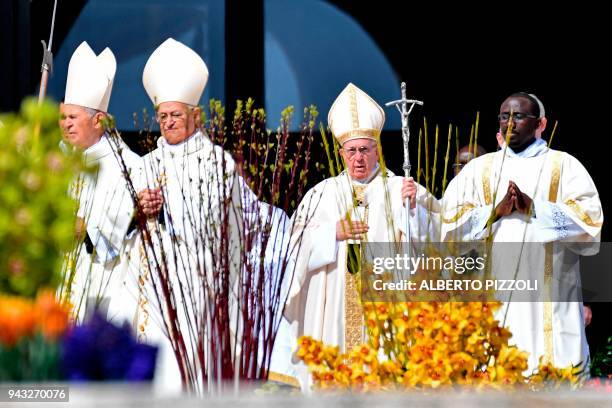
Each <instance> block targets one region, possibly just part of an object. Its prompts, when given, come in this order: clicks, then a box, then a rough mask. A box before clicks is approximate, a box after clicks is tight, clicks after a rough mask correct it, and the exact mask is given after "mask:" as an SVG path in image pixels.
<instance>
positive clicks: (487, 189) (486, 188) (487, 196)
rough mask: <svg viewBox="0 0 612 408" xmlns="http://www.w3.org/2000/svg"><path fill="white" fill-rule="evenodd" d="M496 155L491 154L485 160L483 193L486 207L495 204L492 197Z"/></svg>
mask: <svg viewBox="0 0 612 408" xmlns="http://www.w3.org/2000/svg"><path fill="white" fill-rule="evenodd" d="M494 158H495V156H494V155H492V154H490V155H488V156H485V158H484V167H483V169H482V191H483V192H484V200H485V204H486V205H491V204H493V198H492V196H491V166H492V165H493V159H494Z"/></svg>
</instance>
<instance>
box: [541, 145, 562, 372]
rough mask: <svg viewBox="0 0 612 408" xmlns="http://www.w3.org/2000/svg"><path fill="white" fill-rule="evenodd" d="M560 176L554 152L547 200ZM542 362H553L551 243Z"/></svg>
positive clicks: (554, 196) (556, 188)
mask: <svg viewBox="0 0 612 408" xmlns="http://www.w3.org/2000/svg"><path fill="white" fill-rule="evenodd" d="M560 178H561V153H559V152H555V153H554V154H553V157H552V174H551V178H550V187H549V190H548V201H550V202H551V203H554V202H556V201H557V194H558V192H559V180H560ZM544 248H545V254H544V290H545V294H544V295H545V302H544V363H545V364H547V363H548V364H552V365H554V363H555V357H554V343H553V310H552V307H553V304H552V296H551V295H552V278H553V267H554V265H553V243H552V242H548V243H546V244H544Z"/></svg>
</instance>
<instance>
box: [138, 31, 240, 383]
mask: <svg viewBox="0 0 612 408" xmlns="http://www.w3.org/2000/svg"><path fill="white" fill-rule="evenodd" d="M142 80H143V84H144V87H145V90H146V91H147V94H148V95H149V98H150V99H151V101H152V102H153V103H154V105H155V110H156V119H157V122H158V123H159V126H160V130H161V134H162V137H160V138H159V139H158V141H157V148H156V149H155V150H153V151H152V152H151V153H149V154H148V155H146V156H145V157H144V158H143V159H144V162H143V173H142V174H141V176H140V177H139V179H138V180H137V182H136V184H137V191H138V198H139V203H140V207H141V208H142V211H143V212H144V214H145V215H146V216H148V222H147V225H148V230H149V231H150V233H151V236H152V238H153V241H152V244H153V245H148V246H147V250H148V259H147V257H143V258H142V260H143V264H144V270H145V275H143V276H141V277H140V279H139V284H140V292H141V294H142V297H143V299H141V300H139V310H138V318H137V319H138V331H139V336H140V338H141V339H146V340H147V341H151V342H155V341H157V342H160V343H161V345H162V347H161V350H160V354H161V356H160V358H159V359H158V360H159V364H158V369H157V373H156V377H155V383H156V385H157V386H158V387H159V388H160V389H162V390H167V391H178V390H180V389H181V374H180V369H179V365H178V363H177V359H181V360H180V361H181V365H182V366H183V367H184V371H183V373H182V374H183V376H185V378H187V382H188V383H189V384H199V385H200V386H201V385H202V377H201V371H200V369H199V363H198V360H199V358H200V357H201V355H200V354H198V353H196V352H195V351H196V350H198V348H199V347H203V348H204V350H203V351H204V352H203V355H204V356H205V357H206V356H208V354H207V353H208V352H209V346H210V342H211V341H212V340H211V339H210V338H208V339H205V338H204V337H203V336H206V334H203V333H210V325H211V322H210V319H209V318H210V316H211V314H212V313H216V312H217V311H218V310H217V307H218V306H211V305H210V304H209V302H211V300H212V299H213V298H212V294H213V293H216V294H220V291H222V290H224V289H223V287H222V286H223V285H229V294H228V296H229V302H230V304H233V303H237V301H238V300H237V299H236V298H235V296H234V292H233V288H232V285H233V282H230V280H232V279H234V280H235V277H236V276H239V271H240V268H241V257H240V253H241V252H240V251H241V249H240V242H241V237H240V228H241V221H240V220H241V204H240V186H239V183H238V182H237V177H236V172H235V165H234V161H233V159H232V158H231V156H230V155H229V154H228V153H226V152H225V151H223V149H222V148H221V147H219V146H215V145H214V144H213V143H212V142H211V141H210V139H209V138H208V136H207V135H206V133H205V132H204V131H203V130H202V128H201V123H200V117H201V111H200V108H199V107H198V103H199V101H200V98H201V96H202V94H203V92H204V87H205V85H206V82H207V80H208V69H207V67H206V64H205V63H204V61H203V60H202V58H201V57H200V56H199V55H198V54H197V53H195V52H194V51H193V50H192V49H190V48H189V47H187V46H186V45H184V44H182V43H180V42H178V41H175V40H174V39H172V38H169V39H167V40H166V41H165V42H164V43H162V44H161V45H160V46H159V47H158V48H157V49H156V50H155V51H154V52H153V53H152V54H151V56H150V57H149V59H148V61H147V64H146V66H145V68H144V72H143V78H142ZM143 248H144V246H141V250H142V249H143ZM162 253H163V254H164V257H162ZM225 262H227V263H225ZM159 271H162V272H163V273H159ZM164 271H167V273H166V272H164ZM162 274H163V275H165V278H162ZM218 274H223V275H218ZM226 274H227V275H226ZM213 275H214V276H215V277H214V278H213ZM232 277H233V278H232ZM213 280H214V282H213ZM217 284H218V285H221V287H215V285H217ZM164 285H165V287H166V288H167V292H166V293H162V292H164V290H163V289H162V288H164ZM219 299H220V298H218V299H217V300H219ZM213 301H214V300H213ZM173 315H174V316H175V317H172V316H173ZM219 318H220V319H221V321H222V322H223V321H227V319H229V316H225V317H219ZM179 335H180V337H182V338H183V339H184V341H185V346H184V349H185V350H186V351H185V352H179V353H175V351H173V347H171V346H170V344H171V342H172V343H174V344H175V347H174V349H176V347H179V348H181V346H180V345H178V343H177V338H178V337H177V336H179ZM223 341H224V342H229V341H230V340H229V339H224V340H223ZM227 344H228V343H224V344H221V340H218V341H217V343H216V344H215V346H216V347H221V346H224V345H226V346H227ZM228 347H229V346H228ZM231 347H234V345H232V346H231ZM210 367H212V363H211V364H209V368H210ZM196 390H198V389H197V385H196ZM199 391H200V392H201V391H202V389H199Z"/></svg>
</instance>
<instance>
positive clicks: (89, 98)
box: [64, 41, 117, 112]
mask: <svg viewBox="0 0 612 408" xmlns="http://www.w3.org/2000/svg"><path fill="white" fill-rule="evenodd" d="M116 71H117V61H116V60H115V55H114V54H113V52H112V51H111V50H110V49H109V48H105V49H104V51H102V52H101V53H100V55H97V56H96V54H95V53H94V52H93V50H92V49H91V48H90V47H89V45H88V44H87V42H85V41H83V42H82V43H81V45H79V46H78V48H77V49H76V50H75V51H74V53H73V54H72V58H70V63H69V64H68V77H67V78H66V94H65V96H64V103H66V104H70V105H79V106H83V107H86V108H91V109H96V110H99V111H102V112H107V111H108V103H109V101H110V96H111V92H112V90H113V80H114V79H115V72H116Z"/></svg>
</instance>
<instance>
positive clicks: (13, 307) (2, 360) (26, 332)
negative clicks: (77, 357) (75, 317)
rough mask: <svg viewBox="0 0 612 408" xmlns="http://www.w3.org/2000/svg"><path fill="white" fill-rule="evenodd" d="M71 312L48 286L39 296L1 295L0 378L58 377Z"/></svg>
mask: <svg viewBox="0 0 612 408" xmlns="http://www.w3.org/2000/svg"><path fill="white" fill-rule="evenodd" d="M69 314H70V310H69V307H67V306H66V305H62V304H59V303H58V302H57V301H56V300H55V296H54V294H53V292H52V291H49V290H46V291H40V292H39V294H38V296H37V297H36V299H29V298H24V297H19V296H10V295H8V296H7V295H0V381H23V380H30V381H35V380H55V379H59V378H60V371H59V359H60V343H59V340H60V338H61V336H62V335H63V334H64V333H65V332H66V329H67V328H68V325H69Z"/></svg>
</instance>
